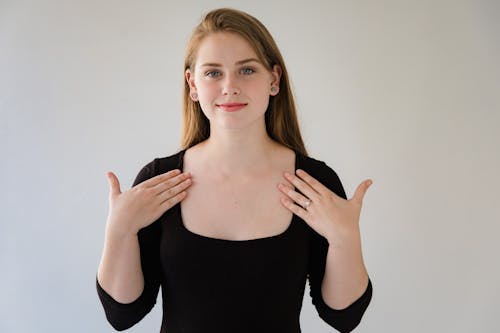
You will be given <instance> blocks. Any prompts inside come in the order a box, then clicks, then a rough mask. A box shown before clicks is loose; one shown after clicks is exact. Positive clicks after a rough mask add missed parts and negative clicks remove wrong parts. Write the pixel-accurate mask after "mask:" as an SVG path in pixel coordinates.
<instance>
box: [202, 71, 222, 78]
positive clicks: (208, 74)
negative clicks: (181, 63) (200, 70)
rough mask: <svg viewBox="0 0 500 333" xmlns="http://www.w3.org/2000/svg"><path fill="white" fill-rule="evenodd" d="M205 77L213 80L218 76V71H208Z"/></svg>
mask: <svg viewBox="0 0 500 333" xmlns="http://www.w3.org/2000/svg"><path fill="white" fill-rule="evenodd" d="M205 76H208V77H211V78H214V77H217V76H220V72H219V71H208V72H206V73H205Z"/></svg>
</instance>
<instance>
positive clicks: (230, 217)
mask: <svg viewBox="0 0 500 333" xmlns="http://www.w3.org/2000/svg"><path fill="white" fill-rule="evenodd" d="M199 156H200V154H199V152H198V151H197V149H196V146H195V147H192V148H190V149H188V150H186V152H185V154H184V160H183V171H184V172H191V174H192V175H193V184H192V185H191V186H190V188H189V189H188V191H187V193H188V195H187V196H186V198H185V199H184V200H183V201H182V202H181V206H180V207H181V215H182V222H183V224H184V227H185V228H186V229H188V230H189V231H191V232H193V233H195V234H199V235H202V236H205V237H210V238H217V239H226V240H249V239H258V238H265V237H271V236H276V235H279V234H281V233H283V232H284V231H285V230H286V229H287V228H288V227H289V226H290V223H291V221H292V217H293V214H292V212H291V211H289V210H288V209H287V208H286V207H284V206H283V204H282V203H281V201H280V198H282V197H284V196H285V195H284V194H283V193H281V192H280V191H279V189H278V188H277V184H278V183H279V182H281V183H284V184H287V185H288V186H291V187H292V188H293V186H292V185H291V184H290V183H289V182H288V181H287V180H286V179H285V178H284V177H283V172H284V171H288V172H290V173H294V169H295V158H296V156H295V152H294V151H293V150H291V149H289V148H286V147H284V146H281V147H280V149H278V150H277V151H276V153H275V154H273V157H272V163H271V164H270V167H269V168H266V170H263V171H262V173H261V174H260V175H251V176H250V175H249V177H246V178H245V177H233V178H231V177H229V178H226V179H221V178H220V177H219V178H217V177H215V176H213V175H211V174H209V172H207V171H205V170H204V167H203V163H201V159H200V157H199Z"/></svg>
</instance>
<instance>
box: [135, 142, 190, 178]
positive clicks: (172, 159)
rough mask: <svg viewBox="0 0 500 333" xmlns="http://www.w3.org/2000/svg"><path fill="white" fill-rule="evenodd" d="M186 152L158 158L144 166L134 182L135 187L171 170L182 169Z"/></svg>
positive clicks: (182, 151) (181, 151)
mask: <svg viewBox="0 0 500 333" xmlns="http://www.w3.org/2000/svg"><path fill="white" fill-rule="evenodd" d="M184 151H185V150H184V149H183V150H180V151H178V152H177V153H175V154H172V155H168V156H165V157H156V158H155V159H153V160H152V161H150V162H149V163H147V164H146V165H144V166H143V167H142V168H141V170H140V171H139V174H138V175H137V177H136V179H135V181H134V186H135V185H137V184H139V183H142V182H143V181H145V180H147V179H149V178H153V177H155V176H157V175H160V174H163V173H165V172H168V171H170V170H174V169H182V157H183V155H184Z"/></svg>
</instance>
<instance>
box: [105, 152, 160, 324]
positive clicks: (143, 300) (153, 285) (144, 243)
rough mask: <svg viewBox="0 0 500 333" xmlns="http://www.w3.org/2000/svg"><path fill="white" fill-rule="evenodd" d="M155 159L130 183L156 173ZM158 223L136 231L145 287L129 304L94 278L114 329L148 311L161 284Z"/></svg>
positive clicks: (138, 182) (150, 176)
mask: <svg viewBox="0 0 500 333" xmlns="http://www.w3.org/2000/svg"><path fill="white" fill-rule="evenodd" d="M156 169H157V167H156V159H155V160H154V161H152V162H150V163H149V164H147V165H146V166H144V167H143V168H142V169H141V171H140V172H139V174H138V175H137V177H136V179H135V181H134V183H133V185H132V186H136V185H138V184H140V183H142V182H143V181H145V180H147V179H149V178H152V177H154V176H155V175H156V174H157V170H156ZM159 223H160V222H159V221H155V222H153V223H152V224H151V225H149V226H147V227H145V228H143V229H141V230H139V233H138V240H139V249H140V258H141V268H142V272H143V276H144V290H143V291H142V293H141V295H140V296H139V297H138V298H137V299H136V300H134V301H133V302H131V303H120V302H118V301H116V300H115V299H114V298H113V297H112V296H111V295H109V294H108V293H107V292H106V291H105V290H104V289H103V288H102V287H101V285H100V284H99V281H98V280H97V278H96V288H97V294H98V296H99V299H100V301H101V303H102V306H103V308H104V312H105V314H106V318H107V320H108V321H109V323H110V324H111V326H113V327H114V328H115V329H116V330H118V331H122V330H125V329H127V328H129V327H132V326H133V325H135V324H136V323H137V322H139V321H140V320H141V319H142V318H143V317H144V316H145V315H146V314H147V313H149V312H150V311H151V309H152V308H153V306H154V305H155V303H156V298H157V296H158V290H159V287H160V258H159V253H160V251H159V244H160V236H161V234H160V224H159Z"/></svg>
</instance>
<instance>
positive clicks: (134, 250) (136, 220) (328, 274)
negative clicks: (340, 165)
mask: <svg viewBox="0 0 500 333" xmlns="http://www.w3.org/2000/svg"><path fill="white" fill-rule="evenodd" d="M248 59H253V60H250V61H245V62H244V63H242V61H243V60H248ZM207 64H210V65H207ZM214 64H215V65H214ZM280 76H281V69H280V68H279V66H274V67H273V68H272V70H267V69H266V68H265V67H264V65H263V64H262V63H260V62H259V61H258V57H257V55H256V53H255V51H254V50H253V49H252V48H251V46H250V44H249V43H247V42H246V41H245V40H244V39H243V38H241V37H240V36H238V35H236V34H233V33H215V34H212V35H209V36H207V37H206V38H205V39H204V40H203V41H202V43H201V44H200V47H199V49H198V52H197V59H196V63H195V66H194V69H193V71H191V70H189V69H188V70H186V72H185V77H186V80H187V82H188V84H189V87H190V93H191V96H192V99H193V100H194V101H197V102H199V103H200V106H201V108H202V110H203V112H204V114H205V115H206V116H207V118H208V119H209V120H210V129H211V132H210V133H211V135H210V138H208V139H207V140H205V141H204V142H202V143H200V144H199V145H197V146H199V147H200V148H201V150H202V151H203V153H204V156H207V157H209V158H207V159H206V160H204V164H203V165H204V168H205V169H206V170H210V172H211V173H213V174H214V175H215V176H218V177H220V178H221V179H223V178H225V177H227V176H228V175H232V176H238V177H240V176H241V177H247V176H248V175H252V174H259V172H260V173H262V172H265V171H266V170H268V169H269V168H270V164H269V160H270V156H273V153H275V152H276V151H277V150H276V149H277V143H276V142H274V141H273V140H271V139H270V138H269V136H268V135H267V133H266V129H265V118H264V116H265V110H266V108H267V106H268V103H269V98H270V96H273V95H276V94H278V93H279V89H276V90H275V91H272V90H271V88H272V87H273V86H274V87H276V88H279V80H280ZM194 93H196V96H195V95H194ZM226 102H239V103H245V104H247V105H246V106H245V108H244V109H243V111H244V112H240V111H239V112H231V113H228V112H224V111H223V110H221V109H220V108H219V107H218V105H219V104H221V103H226ZM259 168H260V169H259ZM256 169H258V170H257V172H256ZM107 176H108V180H109V183H110V197H109V202H110V208H109V215H108V221H107V224H106V236H105V244H104V251H103V256H102V258H101V263H100V265H99V270H98V280H99V283H100V284H101V286H102V287H103V289H104V290H105V291H107V292H108V293H109V294H110V295H111V296H112V297H113V298H114V299H115V300H117V301H119V302H122V303H129V302H132V301H133V300H135V299H136V298H137V297H139V296H140V294H141V293H142V290H143V287H144V278H143V275H142V270H141V266H140V256H139V245H138V240H137V232H138V231H139V229H141V228H143V227H145V226H147V225H149V224H151V223H153V222H154V221H155V220H156V219H157V218H158V217H159V216H161V215H162V214H163V213H164V212H165V211H166V210H168V209H170V208H171V207H173V206H174V205H175V204H177V203H178V202H180V201H181V200H183V199H184V198H185V197H186V195H188V193H189V188H190V186H191V184H192V181H191V177H192V176H191V175H190V174H189V173H182V174H180V171H179V170H174V171H171V172H168V173H166V174H164V175H159V176H156V177H154V178H152V179H150V180H148V181H145V182H144V183H141V184H139V185H137V186H135V187H133V188H131V189H129V190H127V191H125V192H121V190H120V184H119V181H118V178H117V177H116V175H115V174H114V173H112V172H109V173H108V174H107ZM290 183H291V184H293V185H294V186H295V187H296V188H297V189H298V190H300V191H301V192H302V193H304V195H301V194H299V193H298V192H297V191H295V190H294V189H293V188H292V187H290V186H288V185H286V184H290ZM370 184H371V180H366V181H364V182H362V183H361V184H360V185H359V186H358V188H357V190H356V192H355V194H354V196H353V197H352V198H351V199H349V200H345V199H343V198H340V197H338V196H337V195H335V194H334V193H333V192H331V191H330V190H329V189H328V188H327V187H325V186H324V185H322V184H321V183H320V182H319V181H317V180H316V179H314V178H313V177H312V176H310V175H308V174H307V173H305V172H304V171H301V170H296V172H295V174H290V173H288V172H285V170H283V182H280V183H278V184H276V190H277V191H279V192H280V194H281V195H282V199H281V203H282V205H283V206H284V207H285V208H286V209H288V210H289V211H291V212H292V213H294V214H296V215H298V216H299V217H301V218H302V219H303V220H304V221H305V222H306V223H308V224H309V225H310V226H311V228H313V229H314V230H315V231H316V232H318V233H319V234H320V235H322V236H323V237H325V238H326V239H327V240H328V242H329V244H330V246H329V250H328V255H327V261H326V270H325V276H324V279H323V284H322V294H323V298H324V299H325V302H326V304H328V305H329V306H330V307H332V308H334V309H342V308H345V307H347V306H348V305H350V304H352V302H353V301H355V300H356V299H357V298H359V296H361V294H362V293H363V291H364V290H365V289H366V286H367V283H368V274H367V272H366V269H365V267H364V263H363V258H362V253H361V240H360V232H359V216H360V211H361V207H362V201H363V197H364V195H365V193H366V190H367V189H368V187H369V185H370ZM307 200H311V202H312V203H311V205H310V206H308V207H307V208H303V205H304V203H305V202H306V201H307ZM334 268H335V269H334Z"/></svg>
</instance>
